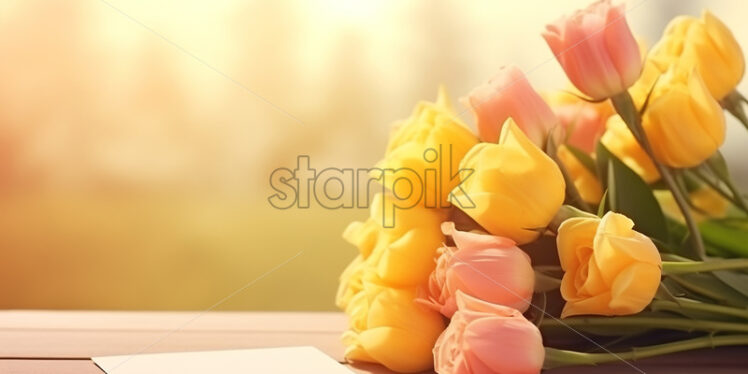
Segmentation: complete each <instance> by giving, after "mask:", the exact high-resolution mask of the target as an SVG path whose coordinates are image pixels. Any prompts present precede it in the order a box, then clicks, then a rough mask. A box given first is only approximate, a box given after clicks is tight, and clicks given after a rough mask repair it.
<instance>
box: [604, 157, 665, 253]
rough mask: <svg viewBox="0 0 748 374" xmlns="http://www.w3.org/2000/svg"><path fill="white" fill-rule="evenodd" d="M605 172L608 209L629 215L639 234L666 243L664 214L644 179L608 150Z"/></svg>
mask: <svg viewBox="0 0 748 374" xmlns="http://www.w3.org/2000/svg"><path fill="white" fill-rule="evenodd" d="M607 174H608V203H609V204H610V210H612V211H614V212H617V213H621V214H623V215H625V216H627V217H629V218H630V219H632V220H633V221H634V224H635V227H634V228H635V229H636V230H637V231H639V232H641V233H642V234H645V235H648V236H651V237H653V238H656V239H658V240H660V241H662V242H664V243H669V242H670V236H669V233H668V227H667V223H666V221H665V215H664V214H663V213H662V209H661V208H660V204H659V203H658V202H657V199H655V197H654V194H653V193H652V190H650V189H649V186H648V185H647V183H646V182H644V180H643V179H642V178H641V177H640V176H639V175H638V174H636V173H635V172H634V171H633V170H631V169H629V168H628V166H626V165H625V164H624V163H623V162H621V160H619V159H618V158H616V157H615V156H614V155H612V154H608V173H607Z"/></svg>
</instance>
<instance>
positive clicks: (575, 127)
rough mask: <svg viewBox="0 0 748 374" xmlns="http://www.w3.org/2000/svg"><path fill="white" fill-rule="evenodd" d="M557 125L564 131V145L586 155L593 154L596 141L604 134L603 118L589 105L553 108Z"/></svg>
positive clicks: (605, 119) (605, 118)
mask: <svg viewBox="0 0 748 374" xmlns="http://www.w3.org/2000/svg"><path fill="white" fill-rule="evenodd" d="M553 111H554V112H555V113H556V116H557V117H558V121H559V123H561V126H563V127H564V129H565V130H566V134H567V136H568V138H567V139H566V143H567V144H570V145H572V146H574V147H576V148H579V149H581V150H583V151H585V152H587V153H593V152H594V151H595V146H596V145H597V141H598V140H599V139H600V137H601V136H603V133H604V132H605V122H606V121H607V119H608V118H607V117H604V116H603V115H602V113H600V111H598V110H597V109H595V107H594V106H593V105H592V104H589V103H575V104H565V105H559V106H556V107H554V108H553Z"/></svg>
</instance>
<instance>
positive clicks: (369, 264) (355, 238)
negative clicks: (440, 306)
mask: <svg viewBox="0 0 748 374" xmlns="http://www.w3.org/2000/svg"><path fill="white" fill-rule="evenodd" d="M391 199H393V197H392V196H391V195H387V194H378V195H376V196H375V197H374V199H372V203H371V214H370V216H369V219H368V220H366V221H365V222H353V223H351V224H350V225H349V226H348V228H346V230H345V232H344V233H343V238H344V239H346V240H347V241H348V242H349V243H351V244H353V245H355V246H356V247H357V248H358V249H359V253H360V259H358V258H357V259H356V260H354V262H356V261H358V262H360V263H361V264H356V265H354V264H351V267H352V268H350V269H347V270H346V271H345V272H344V273H343V275H342V276H341V286H342V285H343V284H345V283H348V282H349V281H348V279H349V278H351V276H350V275H351V274H354V273H355V271H356V270H355V269H356V268H357V267H366V268H370V269H372V272H374V273H375V274H376V275H377V277H378V278H380V279H381V281H382V282H383V283H384V284H386V285H392V286H417V285H420V284H425V283H426V281H427V280H428V277H429V275H430V274H431V271H433V270H434V267H435V266H436V265H435V258H436V251H437V249H438V248H440V247H441V246H442V243H443V242H444V234H442V232H441V222H442V221H443V220H444V219H445V218H446V217H445V214H446V213H445V211H444V210H439V209H427V208H423V207H420V206H416V207H413V208H410V209H394V210H393V211H391V212H388V211H386V209H385V208H384V207H387V206H391V205H390V204H391V201H390V200H391ZM390 213H391V214H394V222H395V223H396V224H395V225H394V226H393V227H385V225H384V224H383V223H384V222H385V219H386V217H385V214H390ZM354 279H355V278H354ZM353 284H355V282H353ZM347 293H348V292H347V291H345V290H342V291H340V292H339V294H343V295H345V294H347ZM344 299H345V298H344ZM339 303H340V302H339Z"/></svg>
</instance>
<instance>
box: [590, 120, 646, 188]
mask: <svg viewBox="0 0 748 374" xmlns="http://www.w3.org/2000/svg"><path fill="white" fill-rule="evenodd" d="M606 127H607V129H606V130H605V133H604V134H603V137H602V138H600V143H602V144H603V145H604V146H605V148H607V149H608V150H609V151H610V152H611V153H613V154H614V155H615V156H616V157H618V159H619V160H621V161H622V162H623V163H624V164H625V165H626V166H628V167H629V169H631V170H633V171H634V172H635V173H636V174H639V176H640V177H642V179H643V180H644V181H645V182H647V183H654V182H656V181H657V180H659V179H660V173H659V172H658V171H657V167H656V166H655V164H654V162H652V159H651V158H650V157H649V156H648V155H647V152H645V151H644V149H643V148H642V147H641V145H640V144H639V142H638V141H637V140H636V138H635V137H634V134H633V133H631V130H629V128H628V126H626V123H624V122H623V119H622V118H621V116H619V115H617V114H616V115H614V116H612V117H610V118H609V119H608V123H607V125H606Z"/></svg>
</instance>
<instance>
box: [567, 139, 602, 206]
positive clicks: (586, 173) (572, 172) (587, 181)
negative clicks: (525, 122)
mask: <svg viewBox="0 0 748 374" xmlns="http://www.w3.org/2000/svg"><path fill="white" fill-rule="evenodd" d="M557 155H558V159H559V161H561V163H562V164H563V165H564V168H566V172H567V173H569V177H570V178H571V180H572V181H573V182H574V187H575V188H576V189H577V191H579V195H580V196H581V197H582V200H584V201H585V202H587V203H590V204H595V205H597V204H599V203H600V200H601V199H602V198H603V186H602V184H600V181H599V180H598V179H597V177H596V176H595V175H594V174H593V173H592V171H590V170H589V169H587V167H585V166H584V165H583V164H582V162H581V161H579V160H578V159H577V157H576V156H574V154H573V153H571V151H570V150H569V148H568V147H566V146H565V145H563V144H562V145H561V146H560V147H559V148H558V151H557Z"/></svg>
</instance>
